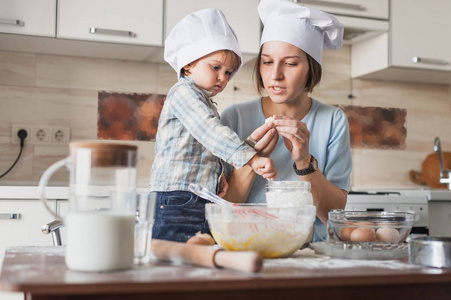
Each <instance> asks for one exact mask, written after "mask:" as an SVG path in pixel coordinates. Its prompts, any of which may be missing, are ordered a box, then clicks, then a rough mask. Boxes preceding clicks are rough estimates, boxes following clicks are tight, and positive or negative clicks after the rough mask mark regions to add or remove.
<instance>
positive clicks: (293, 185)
mask: <svg viewBox="0 0 451 300" xmlns="http://www.w3.org/2000/svg"><path fill="white" fill-rule="evenodd" d="M266 204H268V206H271V207H296V206H300V205H313V197H312V193H311V191H310V182H308V181H268V183H267V185H266Z"/></svg>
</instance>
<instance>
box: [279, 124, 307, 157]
mask: <svg viewBox="0 0 451 300" xmlns="http://www.w3.org/2000/svg"><path fill="white" fill-rule="evenodd" d="M274 125H275V126H276V129H277V131H278V132H279V134H280V135H281V136H283V141H284V143H285V147H287V149H288V151H290V153H291V158H292V159H293V160H294V161H295V162H296V163H298V162H299V163H302V162H306V163H307V164H309V163H310V152H309V140H310V131H309V130H308V129H307V125H306V124H305V123H304V122H301V121H299V120H296V119H293V118H290V117H285V116H275V120H274Z"/></svg>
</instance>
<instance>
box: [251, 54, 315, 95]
mask: <svg viewBox="0 0 451 300" xmlns="http://www.w3.org/2000/svg"><path fill="white" fill-rule="evenodd" d="M262 50H263V47H260V52H259V53H258V56H257V60H256V61H255V66H254V76H255V82H256V84H257V91H258V94H259V95H260V96H262V91H264V90H265V86H264V85H263V79H262V75H261V73H260V64H261V61H262ZM306 55H307V60H308V65H309V72H308V78H307V82H306V83H305V87H304V89H305V90H306V91H307V92H309V93H311V92H313V88H314V87H315V86H316V85H317V84H319V82H320V81H321V74H322V68H321V65H320V64H319V63H318V62H317V61H316V60H315V59H313V58H312V57H311V56H310V55H309V54H307V53H306Z"/></svg>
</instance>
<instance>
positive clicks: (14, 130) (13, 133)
mask: <svg viewBox="0 0 451 300" xmlns="http://www.w3.org/2000/svg"><path fill="white" fill-rule="evenodd" d="M21 129H24V130H25V131H26V132H27V137H26V138H25V143H30V142H31V140H32V139H33V138H32V137H33V125H20V124H14V125H13V126H12V131H11V141H12V143H13V144H19V143H20V139H19V136H18V135H17V133H18V132H19V130H21Z"/></svg>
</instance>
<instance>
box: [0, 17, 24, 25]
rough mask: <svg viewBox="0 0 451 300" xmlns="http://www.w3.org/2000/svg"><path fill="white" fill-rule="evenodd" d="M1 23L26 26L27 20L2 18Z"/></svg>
mask: <svg viewBox="0 0 451 300" xmlns="http://www.w3.org/2000/svg"><path fill="white" fill-rule="evenodd" d="M0 24H7V25H17V26H25V22H24V21H21V20H14V19H5V18H0Z"/></svg>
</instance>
